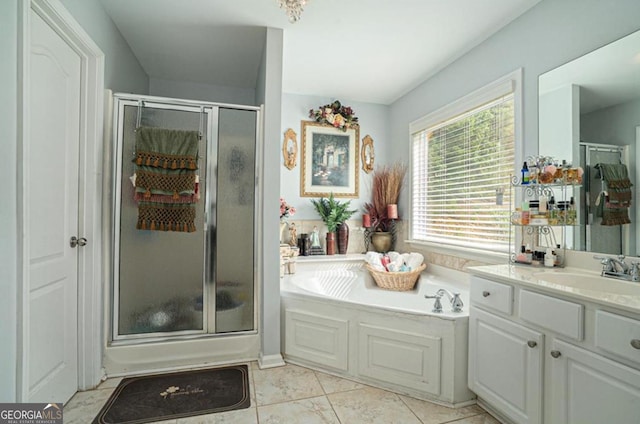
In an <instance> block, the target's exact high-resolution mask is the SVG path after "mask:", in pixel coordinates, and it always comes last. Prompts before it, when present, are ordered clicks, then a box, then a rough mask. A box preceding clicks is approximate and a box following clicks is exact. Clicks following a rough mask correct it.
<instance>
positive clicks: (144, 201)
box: [133, 127, 200, 232]
mask: <svg viewBox="0 0 640 424" xmlns="http://www.w3.org/2000/svg"><path fill="white" fill-rule="evenodd" d="M199 140H200V135H199V133H198V132H197V131H183V130H172V129H165V128H150V127H140V128H138V129H137V130H136V144H135V149H136V156H135V158H134V160H133V161H134V163H135V164H136V179H135V186H136V198H137V200H138V222H137V224H136V228H138V229H139V230H151V231H180V232H193V231H195V230H196V228H195V224H194V221H195V216H196V213H195V211H196V210H195V206H193V204H192V203H193V202H194V201H197V197H196V196H195V193H196V171H195V170H196V169H197V168H198V166H197V164H198V143H199ZM158 199H162V200H163V201H162V202H158V201H152V200H158Z"/></svg>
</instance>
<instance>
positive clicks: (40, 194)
mask: <svg viewBox="0 0 640 424" xmlns="http://www.w3.org/2000/svg"><path fill="white" fill-rule="evenodd" d="M30 37H31V42H30V52H29V62H30V65H29V69H28V72H27V75H28V76H27V78H28V81H29V82H28V90H29V96H28V106H27V112H26V113H27V122H28V123H27V128H28V132H27V136H26V138H25V147H24V152H25V156H24V161H23V164H22V166H23V167H24V168H25V169H24V170H23V171H24V173H23V175H24V178H25V181H24V189H25V193H24V196H25V202H24V206H25V216H26V222H25V230H26V233H25V270H26V275H25V279H24V281H25V290H24V291H23V293H24V295H25V300H24V307H25V313H24V315H23V318H24V320H25V321H24V328H25V330H24V331H25V332H24V342H23V349H24V352H23V357H24V358H25V364H24V369H23V375H22V380H23V381H22V383H23V390H22V394H23V399H22V400H23V402H66V401H68V400H69V399H70V398H71V396H73V394H74V393H75V392H76V390H77V388H78V312H77V311H78V254H79V249H80V248H79V247H72V246H71V244H70V238H71V237H72V236H79V235H78V216H79V212H78V205H79V203H78V202H79V194H78V187H79V179H78V178H79V151H80V150H79V148H80V145H79V143H80V104H81V101H80V96H81V59H80V57H79V55H78V54H77V53H76V52H75V51H74V50H73V49H72V48H71V47H70V46H69V45H68V44H67V43H66V42H65V41H64V40H63V39H62V38H61V37H60V36H59V35H58V34H57V33H56V32H55V31H54V30H53V29H52V28H51V27H50V26H49V25H48V24H47V23H46V22H45V21H44V20H43V19H42V18H41V17H40V16H38V14H37V13H36V12H34V11H33V10H31V11H30Z"/></svg>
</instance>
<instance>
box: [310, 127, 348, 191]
mask: <svg viewBox="0 0 640 424" xmlns="http://www.w3.org/2000/svg"><path fill="white" fill-rule="evenodd" d="M359 137H360V131H359V128H358V127H356V128H349V129H347V130H346V131H343V130H342V129H340V128H335V127H332V126H329V125H323V124H319V123H317V122H312V121H303V122H302V162H301V163H302V165H301V170H300V196H301V197H328V196H329V194H330V193H333V195H334V196H335V197H358V192H359V185H358V170H359V165H358V163H359V157H358V156H359V155H358V154H359V152H360V149H359V147H358V144H359V143H358V139H359Z"/></svg>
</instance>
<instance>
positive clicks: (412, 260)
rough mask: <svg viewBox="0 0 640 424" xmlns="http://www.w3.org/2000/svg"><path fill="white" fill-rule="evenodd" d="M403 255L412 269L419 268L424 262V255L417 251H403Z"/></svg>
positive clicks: (405, 261) (406, 263)
mask: <svg viewBox="0 0 640 424" xmlns="http://www.w3.org/2000/svg"><path fill="white" fill-rule="evenodd" d="M402 257H403V259H404V263H405V265H407V267H409V269H410V270H414V269H416V268H418V267H419V266H420V265H422V263H423V262H424V256H422V254H420V253H416V252H412V253H403V254H402Z"/></svg>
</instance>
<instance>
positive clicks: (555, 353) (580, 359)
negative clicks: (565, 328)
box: [547, 340, 640, 424]
mask: <svg viewBox="0 0 640 424" xmlns="http://www.w3.org/2000/svg"><path fill="white" fill-rule="evenodd" d="M550 353H551V355H552V356H551V357H550V358H549V364H550V367H551V381H550V382H549V383H550V384H549V385H548V386H547V387H549V390H550V399H551V411H550V422H552V423H565V424H602V423H620V424H624V423H629V424H631V423H637V422H639V421H640V371H638V370H636V369H633V368H630V367H627V366H625V365H622V364H619V363H617V362H615V361H612V360H610V359H607V358H604V357H603V356H600V355H598V354H595V353H593V352H589V351H586V350H584V349H581V348H579V347H576V346H573V345H571V344H569V343H565V342H563V341H560V340H555V341H554V342H553V344H552V346H551V351H550Z"/></svg>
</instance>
